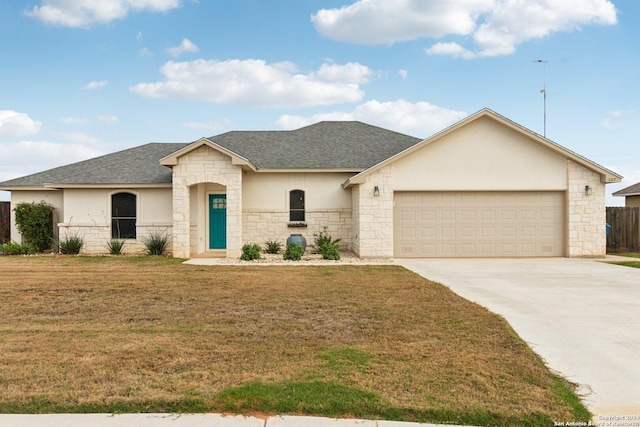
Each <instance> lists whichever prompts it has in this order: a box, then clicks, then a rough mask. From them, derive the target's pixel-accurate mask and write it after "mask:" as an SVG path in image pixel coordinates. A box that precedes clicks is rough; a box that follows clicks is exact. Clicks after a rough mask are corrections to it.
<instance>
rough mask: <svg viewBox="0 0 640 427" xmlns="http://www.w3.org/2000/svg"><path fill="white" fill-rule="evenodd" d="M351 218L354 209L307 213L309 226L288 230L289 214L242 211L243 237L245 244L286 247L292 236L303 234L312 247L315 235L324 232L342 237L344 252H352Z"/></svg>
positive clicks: (306, 220) (254, 210)
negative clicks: (273, 243) (269, 242)
mask: <svg viewBox="0 0 640 427" xmlns="http://www.w3.org/2000/svg"><path fill="white" fill-rule="evenodd" d="M351 218H352V216H351V209H317V210H307V211H306V212H305V224H306V227H289V226H288V224H289V223H290V221H289V211H279V212H273V211H269V212H267V211H262V210H257V209H248V210H245V211H244V212H243V218H242V219H243V221H242V236H243V241H244V242H245V243H257V244H259V245H260V246H262V245H263V244H264V242H266V241H267V240H278V241H279V242H280V243H282V244H283V245H284V243H285V241H286V239H287V237H289V236H290V235H291V234H302V235H303V236H304V237H305V239H306V240H307V245H310V244H312V243H313V235H314V234H315V233H320V232H322V231H324V232H326V233H327V234H328V235H330V236H331V237H332V238H334V239H336V238H340V239H341V241H340V243H339V245H340V247H341V248H342V249H349V250H351V249H352V245H351V233H352V224H351V222H352V220H351Z"/></svg>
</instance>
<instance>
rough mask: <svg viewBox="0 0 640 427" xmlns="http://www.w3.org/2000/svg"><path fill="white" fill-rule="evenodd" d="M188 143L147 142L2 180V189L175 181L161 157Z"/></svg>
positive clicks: (155, 183) (0, 184)
mask: <svg viewBox="0 0 640 427" xmlns="http://www.w3.org/2000/svg"><path fill="white" fill-rule="evenodd" d="M186 145H188V144H184V143H181V144H176V143H174V144H162V143H151V144H145V145H141V146H139V147H134V148H130V149H128V150H123V151H118V152H117V153H112V154H107V155H104V156H100V157H96V158H93V159H89V160H85V161H82V162H78V163H72V164H70V165H66V166H60V167H58V168H54V169H49V170H47V171H44V172H40V173H36V174H33V175H28V176H25V177H22V178H15V179H12V180H9V181H5V182H2V183H0V188H2V189H7V190H12V189H30V188H34V189H36V188H38V189H41V188H42V187H44V186H47V185H50V186H55V187H57V188H61V187H65V186H78V185H126V184H140V185H158V184H171V169H168V168H166V167H164V166H161V165H160V164H159V163H158V160H159V159H161V158H162V157H165V156H167V155H168V154H170V153H172V152H175V151H176V150H179V149H181V148H183V147H184V146H186Z"/></svg>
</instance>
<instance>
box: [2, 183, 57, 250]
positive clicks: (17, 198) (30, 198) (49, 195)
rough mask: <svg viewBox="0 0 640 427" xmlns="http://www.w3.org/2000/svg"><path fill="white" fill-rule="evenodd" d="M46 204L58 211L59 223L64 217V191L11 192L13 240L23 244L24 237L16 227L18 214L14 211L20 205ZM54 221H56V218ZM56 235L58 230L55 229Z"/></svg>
mask: <svg viewBox="0 0 640 427" xmlns="http://www.w3.org/2000/svg"><path fill="white" fill-rule="evenodd" d="M42 201H43V202H45V203H47V204H49V205H51V206H53V207H54V208H55V209H56V216H57V221H59V220H60V218H62V217H63V216H64V206H63V193H62V190H52V191H44V190H43V191H16V190H13V191H11V240H12V241H14V242H18V243H21V242H22V236H21V235H20V233H19V232H18V228H17V227H16V214H15V212H14V209H15V207H16V205H18V204H20V203H34V202H35V203H40V202H42ZM54 221H56V219H55V218H54ZM54 233H57V230H56V229H55V227H54Z"/></svg>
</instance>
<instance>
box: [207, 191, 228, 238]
mask: <svg viewBox="0 0 640 427" xmlns="http://www.w3.org/2000/svg"><path fill="white" fill-rule="evenodd" d="M226 248H227V195H226V194H210V195H209V249H226Z"/></svg>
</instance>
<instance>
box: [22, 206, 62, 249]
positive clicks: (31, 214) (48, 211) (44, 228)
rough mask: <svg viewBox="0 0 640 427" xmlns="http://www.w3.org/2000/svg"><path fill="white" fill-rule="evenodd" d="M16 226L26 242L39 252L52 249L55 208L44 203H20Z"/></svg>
mask: <svg viewBox="0 0 640 427" xmlns="http://www.w3.org/2000/svg"><path fill="white" fill-rule="evenodd" d="M14 211H15V213H16V226H17V227H18V231H19V232H20V234H21V235H22V238H23V240H24V241H25V242H27V243H30V244H31V245H33V247H34V248H35V249H36V251H38V252H43V251H45V250H47V249H50V248H51V245H52V244H53V208H52V207H51V206H50V205H48V204H46V203H45V202H44V201H42V202H40V203H19V204H18V205H17V206H16V207H15V208H14Z"/></svg>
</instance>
